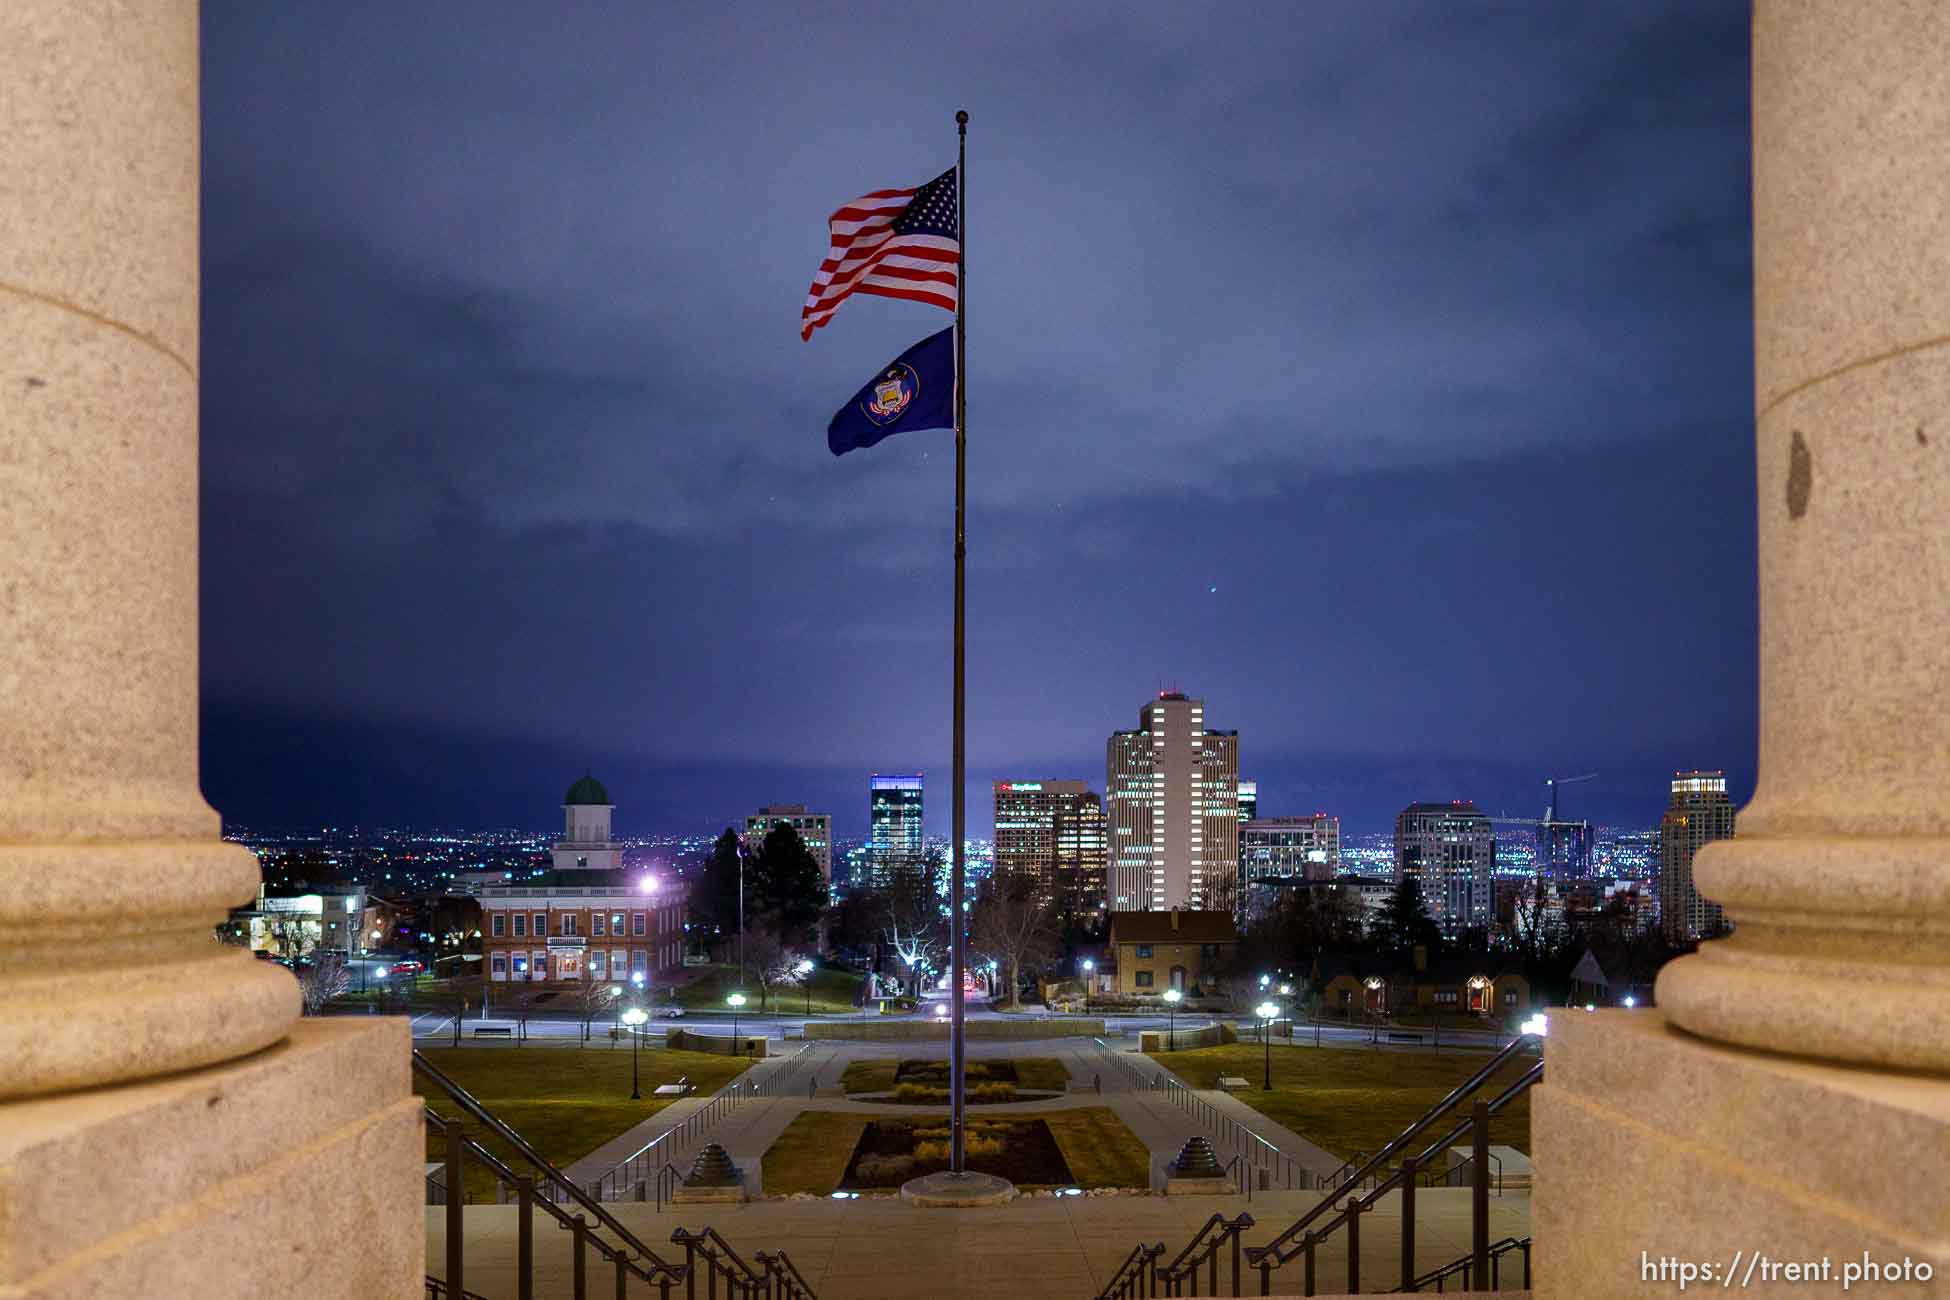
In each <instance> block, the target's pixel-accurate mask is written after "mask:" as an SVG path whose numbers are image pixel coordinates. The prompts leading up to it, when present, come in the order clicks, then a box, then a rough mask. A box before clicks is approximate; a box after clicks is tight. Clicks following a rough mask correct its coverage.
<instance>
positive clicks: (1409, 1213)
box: [1246, 1061, 1544, 1295]
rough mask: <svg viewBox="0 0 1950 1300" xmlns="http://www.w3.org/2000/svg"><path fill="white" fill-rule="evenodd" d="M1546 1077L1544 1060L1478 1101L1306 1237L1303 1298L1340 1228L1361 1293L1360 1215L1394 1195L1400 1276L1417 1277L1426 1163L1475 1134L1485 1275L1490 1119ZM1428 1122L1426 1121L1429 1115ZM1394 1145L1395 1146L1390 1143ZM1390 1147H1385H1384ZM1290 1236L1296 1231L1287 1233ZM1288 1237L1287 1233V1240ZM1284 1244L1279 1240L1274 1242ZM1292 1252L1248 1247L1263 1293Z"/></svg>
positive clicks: (1473, 1216) (1353, 1285) (1476, 1201)
mask: <svg viewBox="0 0 1950 1300" xmlns="http://www.w3.org/2000/svg"><path fill="white" fill-rule="evenodd" d="M1543 1076H1544V1066H1543V1063H1542V1062H1541V1061H1540V1062H1538V1063H1537V1064H1536V1065H1533V1066H1532V1067H1530V1069H1529V1070H1527V1071H1525V1072H1524V1074H1523V1075H1522V1076H1521V1077H1520V1078H1518V1079H1517V1081H1516V1082H1515V1083H1512V1084H1511V1085H1510V1086H1509V1087H1508V1088H1506V1089H1504V1090H1503V1092H1502V1093H1500V1094H1498V1096H1497V1097H1496V1099H1495V1100H1494V1101H1488V1102H1486V1101H1481V1100H1479V1101H1477V1102H1476V1103H1475V1105H1474V1107H1473V1108H1472V1111H1471V1114H1470V1116H1469V1118H1467V1119H1465V1120H1463V1121H1462V1122H1460V1123H1458V1124H1457V1125H1456V1126H1455V1127H1454V1128H1452V1129H1450V1130H1449V1131H1448V1132H1447V1133H1445V1134H1443V1135H1442V1136H1441V1137H1440V1138H1437V1139H1436V1140H1435V1141H1434V1142H1433V1143H1431V1144H1430V1145H1429V1146H1428V1147H1427V1148H1425V1149H1424V1150H1423V1151H1422V1152H1421V1153H1420V1154H1419V1155H1409V1156H1404V1157H1402V1161H1401V1164H1400V1166H1399V1167H1398V1168H1397V1169H1396V1170H1395V1171H1394V1172H1393V1173H1391V1174H1389V1175H1388V1176H1387V1177H1385V1178H1382V1179H1381V1180H1380V1181H1378V1182H1376V1183H1375V1185H1374V1187H1373V1188H1372V1189H1371V1190H1369V1191H1368V1192H1367V1193H1365V1194H1363V1195H1360V1196H1353V1197H1350V1198H1349V1199H1348V1202H1347V1204H1346V1205H1345V1206H1343V1207H1341V1209H1340V1211H1339V1212H1338V1213H1337V1214H1335V1215H1334V1216H1333V1217H1331V1218H1329V1219H1328V1220H1327V1221H1326V1222H1325V1223H1322V1224H1320V1225H1319V1226H1318V1227H1314V1228H1312V1229H1311V1230H1310V1231H1307V1232H1306V1233H1305V1235H1304V1238H1303V1241H1302V1243H1301V1245H1300V1247H1299V1248H1298V1250H1299V1252H1300V1253H1304V1255H1305V1256H1306V1275H1307V1276H1306V1289H1305V1290H1304V1291H1303V1292H1302V1294H1303V1295H1312V1294H1314V1290H1313V1287H1314V1250H1315V1248H1316V1247H1317V1246H1319V1245H1320V1244H1321V1243H1322V1242H1324V1241H1326V1240H1327V1239H1328V1238H1329V1237H1331V1236H1332V1235H1333V1234H1334V1232H1335V1231H1336V1230H1337V1229H1340V1228H1346V1230H1347V1291H1348V1294H1350V1295H1358V1294H1360V1291H1361V1251H1360V1227H1361V1215H1362V1214H1364V1213H1367V1212H1368V1211H1370V1210H1372V1209H1374V1207H1375V1204H1376V1202H1378V1201H1379V1200H1380V1199H1381V1198H1382V1197H1383V1196H1385V1195H1387V1194H1388V1193H1389V1192H1391V1191H1395V1190H1398V1189H1399V1191H1400V1192H1401V1261H1402V1263H1401V1275H1402V1276H1403V1277H1404V1278H1412V1277H1414V1276H1415V1188H1416V1184H1417V1177H1418V1173H1419V1170H1420V1168H1421V1166H1422V1164H1423V1163H1425V1162H1427V1161H1429V1160H1432V1159H1435V1158H1436V1157H1438V1156H1440V1155H1441V1154H1442V1153H1443V1152H1445V1151H1447V1150H1448V1148H1449V1146H1450V1145H1451V1144H1452V1143H1454V1142H1455V1141H1456V1140H1457V1139H1458V1138H1460V1137H1462V1136H1463V1135H1464V1134H1465V1133H1467V1134H1469V1135H1470V1136H1471V1141H1472V1146H1473V1152H1472V1154H1473V1156H1474V1159H1473V1161H1472V1162H1471V1174H1472V1178H1471V1196H1470V1221H1471V1229H1472V1234H1473V1238H1474V1240H1475V1242H1476V1243H1478V1244H1477V1246H1476V1250H1475V1251H1474V1252H1473V1253H1472V1258H1473V1259H1474V1260H1475V1261H1476V1275H1477V1276H1486V1275H1487V1272H1488V1267H1489V1261H1488V1258H1487V1254H1486V1252H1487V1251H1488V1249H1489V1195H1490V1187H1489V1184H1490V1180H1489V1168H1490V1162H1489V1158H1488V1157H1489V1133H1490V1117H1491V1116H1493V1115H1495V1114H1496V1113H1497V1112H1498V1111H1500V1110H1502V1109H1503V1108H1504V1107H1505V1106H1507V1105H1508V1104H1509V1103H1510V1102H1511V1101H1513V1100H1515V1099H1516V1098H1517V1097H1519V1096H1521V1095H1522V1094H1523V1093H1524V1092H1526V1091H1528V1090H1529V1088H1530V1087H1531V1085H1532V1084H1534V1083H1536V1082H1537V1081H1538V1080H1539V1079H1541V1078H1543ZM1425 1118H1426V1117H1425ZM1391 1145H1392V1144H1391ZM1384 1149H1385V1148H1384ZM1331 1204H1332V1202H1331V1200H1329V1201H1324V1202H1322V1204H1321V1205H1317V1206H1315V1207H1314V1209H1313V1210H1312V1211H1310V1212H1308V1214H1307V1215H1305V1216H1304V1217H1303V1218H1302V1219H1301V1223H1303V1224H1305V1223H1307V1222H1309V1221H1310V1220H1312V1219H1313V1218H1314V1217H1315V1216H1316V1215H1317V1214H1318V1213H1319V1212H1320V1211H1321V1210H1322V1209H1323V1208H1325V1207H1326V1206H1328V1205H1331ZM1288 1231H1289V1232H1290V1231H1291V1229H1289V1230H1288ZM1284 1235H1285V1234H1282V1236H1284ZM1275 1240H1276V1241H1278V1240H1280V1239H1279V1238H1276V1239H1275ZM1294 1253H1295V1252H1293V1251H1290V1250H1289V1251H1286V1252H1284V1253H1280V1252H1276V1251H1275V1250H1274V1249H1273V1248H1272V1247H1269V1246H1258V1247H1248V1248H1247V1251H1246V1255H1247V1257H1248V1258H1249V1259H1250V1260H1252V1262H1253V1264H1254V1265H1255V1266H1256V1267H1258V1269H1259V1270H1260V1275H1259V1276H1260V1291H1259V1293H1260V1294H1261V1295H1271V1294H1272V1277H1273V1268H1274V1267H1275V1265H1276V1264H1284V1263H1285V1262H1287V1260H1289V1259H1291V1258H1292V1256H1293V1254H1294Z"/></svg>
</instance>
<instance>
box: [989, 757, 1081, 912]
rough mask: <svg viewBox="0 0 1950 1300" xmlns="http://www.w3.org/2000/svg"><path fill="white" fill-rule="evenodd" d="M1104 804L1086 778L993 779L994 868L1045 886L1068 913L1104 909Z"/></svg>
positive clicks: (1047, 891) (1049, 895)
mask: <svg viewBox="0 0 1950 1300" xmlns="http://www.w3.org/2000/svg"><path fill="white" fill-rule="evenodd" d="M1106 852H1107V849H1106V842H1105V832H1104V805H1103V801H1102V800H1101V799H1099V798H1098V797H1097V794H1096V792H1095V791H1093V790H1092V789H1090V787H1089V786H1087V785H1085V784H1084V783H1083V782H1082V781H997V782H996V783H995V870H996V871H997V872H1021V873H1025V874H1028V875H1032V876H1034V877H1036V879H1038V880H1040V881H1041V882H1042V884H1043V892H1044V896H1045V897H1047V898H1051V899H1054V900H1055V901H1056V904H1057V906H1058V907H1059V908H1061V909H1062V911H1063V913H1064V915H1066V916H1081V915H1087V914H1093V913H1101V912H1102V911H1103V910H1104V864H1105V862H1106V860H1107V859H1106Z"/></svg>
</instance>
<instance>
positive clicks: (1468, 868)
mask: <svg viewBox="0 0 1950 1300" xmlns="http://www.w3.org/2000/svg"><path fill="white" fill-rule="evenodd" d="M1495 874H1496V836H1495V834H1494V832H1493V831H1492V830H1491V829H1490V819H1489V818H1488V817H1486V816H1484V815H1483V814H1482V813H1481V812H1478V811H1477V809H1476V805H1475V804H1473V803H1470V802H1468V801H1467V800H1462V799H1458V800H1456V801H1455V802H1453V803H1412V804H1410V805H1409V806H1408V807H1406V808H1404V809H1402V811H1401V812H1400V813H1399V814H1398V815H1397V816H1396V818H1395V883H1396V885H1398V886H1399V885H1400V884H1401V882H1402V878H1403V877H1404V876H1408V875H1413V876H1415V877H1416V878H1417V879H1418V880H1419V881H1420V882H1421V887H1422V899H1423V901H1424V902H1425V903H1427V904H1428V909H1429V915H1430V916H1432V917H1434V918H1435V923H1436V925H1438V926H1439V927H1441V929H1442V932H1443V933H1444V934H1445V935H1452V936H1453V935H1457V934H1460V933H1462V932H1463V931H1464V930H1468V929H1471V928H1474V927H1481V928H1483V929H1488V928H1489V926H1490V923H1491V922H1492V921H1493V920H1494V919H1495V917H1494V915H1493V912H1492V907H1493V905H1494V903H1495V898H1494V896H1493V895H1492V893H1491V878H1492V877H1493V876H1494V875H1495Z"/></svg>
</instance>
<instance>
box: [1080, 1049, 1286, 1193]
mask: <svg viewBox="0 0 1950 1300" xmlns="http://www.w3.org/2000/svg"><path fill="white" fill-rule="evenodd" d="M1093 1041H1095V1042H1096V1044H1097V1046H1098V1047H1100V1048H1102V1049H1103V1050H1104V1051H1105V1052H1106V1053H1107V1054H1108V1055H1109V1056H1110V1059H1111V1062H1112V1063H1113V1064H1115V1065H1116V1066H1117V1068H1118V1069H1120V1070H1122V1071H1123V1072H1124V1073H1125V1074H1126V1075H1127V1076H1129V1077H1130V1078H1131V1079H1132V1080H1133V1081H1134V1082H1135V1083H1136V1084H1137V1085H1138V1086H1139V1087H1142V1088H1145V1089H1149V1090H1152V1091H1156V1092H1162V1093H1164V1094H1165V1096H1166V1098H1167V1099H1169V1100H1170V1101H1171V1102H1172V1104H1174V1105H1176V1106H1177V1107H1178V1108H1179V1109H1180V1110H1183V1111H1185V1112H1186V1113H1187V1114H1188V1115H1190V1116H1192V1117H1193V1118H1194V1119H1196V1120H1198V1121H1199V1122H1200V1123H1201V1124H1202V1125H1204V1126H1205V1127H1206V1128H1209V1129H1210V1130H1212V1132H1213V1133H1214V1134H1215V1135H1217V1137H1218V1138H1219V1140H1220V1141H1221V1142H1224V1143H1227V1144H1228V1145H1230V1146H1231V1147H1232V1149H1233V1150H1235V1151H1240V1150H1241V1149H1242V1148H1243V1149H1244V1153H1245V1154H1247V1157H1248V1159H1249V1160H1250V1162H1251V1163H1252V1164H1253V1165H1254V1166H1255V1167H1257V1168H1262V1169H1268V1168H1270V1169H1271V1170H1272V1171H1273V1172H1274V1174H1275V1175H1277V1176H1278V1177H1279V1178H1280V1181H1281V1182H1282V1183H1284V1184H1285V1186H1286V1188H1287V1190H1289V1191H1291V1190H1293V1187H1294V1175H1295V1173H1296V1171H1298V1172H1299V1174H1300V1176H1301V1181H1303V1182H1304V1181H1305V1176H1306V1171H1305V1170H1304V1169H1303V1168H1302V1167H1301V1165H1300V1162H1299V1161H1298V1160H1296V1159H1295V1158H1294V1157H1293V1156H1291V1155H1288V1154H1287V1153H1286V1152H1285V1151H1282V1150H1281V1149H1280V1148H1279V1147H1277V1146H1275V1145H1274V1144H1273V1143H1271V1142H1269V1141H1267V1140H1266V1139H1265V1138H1264V1137H1261V1136H1260V1135H1259V1134H1258V1133H1255V1132H1253V1130H1252V1129H1250V1128H1247V1127H1246V1126H1245V1125H1244V1124H1241V1123H1240V1122H1239V1121H1238V1120H1236V1119H1234V1118H1232V1116H1230V1115H1227V1114H1224V1113H1223V1112H1221V1111H1220V1110H1219V1109H1218V1108H1217V1107H1215V1106H1213V1105H1212V1104H1211V1103H1210V1102H1208V1101H1206V1100H1205V1099H1204V1098H1203V1097H1200V1096H1199V1095H1198V1094H1197V1093H1196V1092H1194V1091H1193V1090H1192V1089H1190V1088H1188V1087H1186V1086H1185V1084H1184V1083H1183V1082H1182V1081H1181V1080H1179V1079H1178V1078H1177V1077H1176V1076H1175V1075H1173V1074H1172V1073H1171V1071H1169V1070H1167V1069H1165V1068H1164V1067H1163V1066H1160V1065H1151V1066H1150V1068H1149V1070H1147V1069H1146V1068H1145V1067H1143V1066H1139V1065H1137V1064H1135V1063H1134V1062H1131V1061H1126V1060H1124V1059H1123V1055H1122V1054H1121V1053H1118V1052H1115V1051H1112V1049H1111V1047H1110V1045H1109V1044H1108V1043H1106V1042H1104V1040H1103V1039H1101V1038H1098V1039H1094V1040H1093ZM1247 1139H1251V1141H1250V1142H1248V1141H1247Z"/></svg>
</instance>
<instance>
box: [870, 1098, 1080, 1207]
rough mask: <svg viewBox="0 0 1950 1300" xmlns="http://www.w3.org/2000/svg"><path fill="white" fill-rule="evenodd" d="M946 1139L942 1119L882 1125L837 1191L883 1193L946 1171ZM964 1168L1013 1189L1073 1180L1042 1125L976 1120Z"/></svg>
mask: <svg viewBox="0 0 1950 1300" xmlns="http://www.w3.org/2000/svg"><path fill="white" fill-rule="evenodd" d="M949 1142H950V1135H949V1131H948V1126H947V1124H946V1123H945V1122H944V1121H943V1120H942V1119H941V1118H940V1117H938V1116H937V1117H930V1118H927V1119H912V1120H910V1119H880V1120H874V1121H873V1122H872V1123H869V1124H868V1125H867V1126H866V1129H865V1131H863V1132H862V1133H861V1134H860V1142H859V1145H858V1146H857V1147H855V1148H854V1152H853V1159H852V1160H851V1161H849V1162H848V1164H847V1168H846V1174H845V1176H844V1177H843V1178H842V1179H841V1181H840V1186H841V1187H842V1188H844V1189H846V1190H848V1191H863V1192H864V1191H887V1190H891V1189H894V1188H897V1187H899V1186H900V1185H901V1184H902V1183H904V1182H906V1181H907V1180H908V1179H910V1178H916V1177H919V1176H920V1175H922V1174H929V1173H934V1172H935V1171H936V1170H940V1169H946V1168H947V1167H948V1164H949ZM963 1149H964V1151H965V1152H966V1154H967V1157H968V1160H967V1166H968V1168H970V1169H972V1170H975V1171H976V1172H977V1173H984V1174H994V1175H995V1176H996V1177H998V1178H1006V1179H1008V1180H1009V1181H1010V1182H1012V1183H1015V1184H1016V1185H1017V1186H1033V1185H1045V1186H1067V1185H1069V1184H1070V1183H1071V1182H1072V1181H1073V1179H1072V1177H1071V1174H1070V1166H1069V1163H1068V1162H1067V1161H1065V1160H1064V1158H1063V1151H1062V1148H1061V1147H1059V1146H1058V1145H1057V1143H1056V1138H1055V1136H1054V1135H1053V1134H1051V1132H1050V1129H1049V1125H1048V1124H1047V1123H1045V1122H1044V1121H1042V1120H1040V1119H1022V1120H1007V1119H975V1120H970V1121H969V1122H968V1128H967V1131H966V1133H965V1134H964V1138H963Z"/></svg>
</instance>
